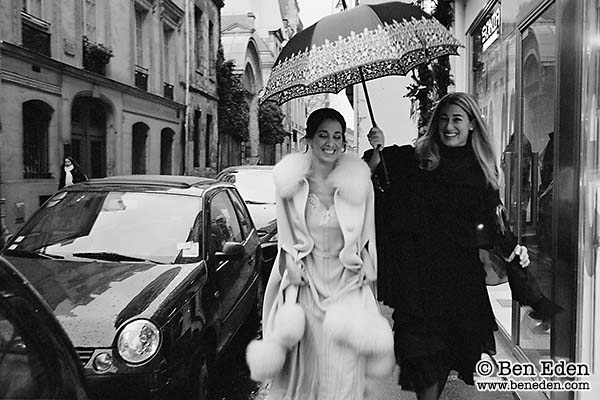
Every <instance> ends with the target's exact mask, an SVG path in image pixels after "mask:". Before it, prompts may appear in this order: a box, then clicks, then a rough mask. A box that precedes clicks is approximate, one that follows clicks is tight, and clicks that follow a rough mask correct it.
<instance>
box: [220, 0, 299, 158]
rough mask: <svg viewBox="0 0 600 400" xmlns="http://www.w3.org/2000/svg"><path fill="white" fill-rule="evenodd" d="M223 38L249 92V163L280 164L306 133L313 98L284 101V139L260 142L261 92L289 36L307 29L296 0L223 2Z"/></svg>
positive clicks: (227, 53) (226, 54) (228, 54)
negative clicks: (268, 142) (285, 132)
mask: <svg viewBox="0 0 600 400" xmlns="http://www.w3.org/2000/svg"><path fill="white" fill-rule="evenodd" d="M222 14H223V16H222V30H221V40H222V43H223V50H224V54H225V58H226V59H230V60H233V61H234V62H235V65H236V70H237V73H238V74H239V75H240V76H241V78H242V82H243V84H244V86H245V87H246V89H247V90H248V92H249V98H248V104H249V106H250V118H249V119H250V120H249V126H248V128H249V134H250V140H249V143H248V144H247V147H248V151H246V155H247V157H246V159H245V160H242V161H243V162H246V163H257V162H260V163H262V164H274V163H276V162H277V161H278V160H279V159H280V158H281V157H282V156H283V155H284V154H287V153H290V152H291V151H294V150H296V149H297V148H299V147H300V146H299V145H298V143H299V142H300V141H301V140H302V138H303V137H304V124H305V121H306V116H307V114H306V110H307V101H308V99H305V98H301V99H294V100H291V101H289V102H287V103H285V104H283V105H281V110H282V112H283V114H284V116H285V119H284V121H283V125H284V129H285V130H286V131H287V132H288V133H289V136H288V137H287V138H286V140H285V141H284V143H282V144H277V145H271V144H266V143H260V140H259V137H260V132H259V125H258V107H259V106H258V97H259V93H260V90H261V89H262V88H263V87H264V86H265V85H266V84H267V81H268V79H269V74H270V72H271V67H272V66H273V64H274V63H275V60H276V59H277V56H278V55H279V52H280V51H281V48H282V47H283V45H284V44H285V42H286V41H287V40H288V39H289V38H290V37H292V36H294V35H295V34H296V33H297V32H299V31H301V30H302V22H301V20H300V17H299V8H298V3H297V1H296V0H238V1H235V2H226V4H225V7H224V8H223V13H222Z"/></svg>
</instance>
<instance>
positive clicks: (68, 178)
mask: <svg viewBox="0 0 600 400" xmlns="http://www.w3.org/2000/svg"><path fill="white" fill-rule="evenodd" d="M72 170H73V165H70V166H68V167H67V166H66V165H65V186H69V185H72V184H73V174H71V171H72Z"/></svg>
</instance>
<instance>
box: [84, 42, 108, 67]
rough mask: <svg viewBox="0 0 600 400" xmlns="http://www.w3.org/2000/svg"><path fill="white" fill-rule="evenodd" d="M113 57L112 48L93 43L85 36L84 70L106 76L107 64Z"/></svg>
mask: <svg viewBox="0 0 600 400" xmlns="http://www.w3.org/2000/svg"><path fill="white" fill-rule="evenodd" d="M112 56H113V51H112V48H110V47H109V46H106V45H104V44H102V43H95V42H92V41H90V40H89V39H88V37H87V36H85V35H84V36H83V68H85V69H87V70H88V71H92V72H95V73H97V74H101V75H104V74H105V73H106V64H108V62H109V61H110V58H111V57H112Z"/></svg>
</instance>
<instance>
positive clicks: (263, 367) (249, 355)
mask: <svg viewBox="0 0 600 400" xmlns="http://www.w3.org/2000/svg"><path fill="white" fill-rule="evenodd" d="M285 358H286V350H285V348H284V347H283V346H282V345H281V344H280V343H279V342H277V341H276V340H269V339H263V340H253V341H251V342H250V343H249V344H248V347H247V348H246V363H247V364H248V368H249V369H250V379H252V380H253V381H257V382H265V381H268V380H269V379H273V377H275V376H276V375H277V374H278V373H279V372H280V371H281V369H282V368H283V364H284V363H285Z"/></svg>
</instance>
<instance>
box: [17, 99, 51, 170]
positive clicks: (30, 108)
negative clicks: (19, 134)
mask: <svg viewBox="0 0 600 400" xmlns="http://www.w3.org/2000/svg"><path fill="white" fill-rule="evenodd" d="M53 112H54V110H53V109H52V107H50V106H49V105H48V104H46V103H44V102H43V101H40V100H30V101H26V102H25V103H23V172H24V177H25V178H50V177H51V176H52V174H51V173H50V171H49V169H48V126H49V124H50V120H51V119H52V113H53Z"/></svg>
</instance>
